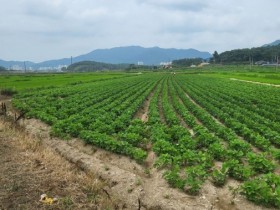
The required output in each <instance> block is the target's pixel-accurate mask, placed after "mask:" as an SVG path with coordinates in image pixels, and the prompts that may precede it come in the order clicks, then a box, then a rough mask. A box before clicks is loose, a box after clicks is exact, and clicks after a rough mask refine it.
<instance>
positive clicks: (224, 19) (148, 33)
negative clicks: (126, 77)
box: [0, 0, 280, 61]
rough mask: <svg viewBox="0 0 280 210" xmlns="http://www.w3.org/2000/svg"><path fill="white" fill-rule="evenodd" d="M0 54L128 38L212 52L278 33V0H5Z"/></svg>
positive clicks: (39, 56)
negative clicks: (252, 0)
mask: <svg viewBox="0 0 280 210" xmlns="http://www.w3.org/2000/svg"><path fill="white" fill-rule="evenodd" d="M0 3H2V4H1V7H0V31H1V34H0V46H1V50H0V59H7V60H10V59H14V60H32V61H41V60H46V59H52V58H61V57H68V56H71V55H73V56H75V55H79V54H83V53H87V52H89V51H91V50H94V49H97V48H110V47H116V46H126V45H141V46H144V47H151V46H159V47H165V48H171V47H175V48H196V49H198V50H203V51H209V52H213V51H214V50H218V52H222V51H225V50H230V49H235V48H246V47H255V46H260V45H262V44H265V43H268V42H272V41H274V40H275V39H279V38H280V37H279V32H278V31H279V30H278V29H279V28H280V16H278V8H279V6H280V2H279V1H278V0H269V1H266V0H255V1H254V2H251V1H243V0H226V1H225V0H211V1H209V0H208V1H197V0H120V1H115V0H93V1H92V0H79V1H77V0H67V1H66V0H18V1H15V0H11V1H5V2H4V0H0Z"/></svg>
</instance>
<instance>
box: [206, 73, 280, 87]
mask: <svg viewBox="0 0 280 210" xmlns="http://www.w3.org/2000/svg"><path fill="white" fill-rule="evenodd" d="M205 75H207V76H211V77H216V78H229V79H230V78H235V79H240V80H247V81H253V82H262V83H269V84H277V85H279V84H280V72H279V73H278V72H275V73H274V72H273V73H272V72H244V73H240V72H238V73H233V72H223V73H221V72H218V73H212V74H205Z"/></svg>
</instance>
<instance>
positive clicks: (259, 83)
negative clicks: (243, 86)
mask: <svg viewBox="0 0 280 210" xmlns="http://www.w3.org/2000/svg"><path fill="white" fill-rule="evenodd" d="M230 80H234V81H240V82H247V83H253V84H258V85H267V86H272V87H280V85H275V84H270V83H263V82H255V81H249V80H243V79H236V78H230Z"/></svg>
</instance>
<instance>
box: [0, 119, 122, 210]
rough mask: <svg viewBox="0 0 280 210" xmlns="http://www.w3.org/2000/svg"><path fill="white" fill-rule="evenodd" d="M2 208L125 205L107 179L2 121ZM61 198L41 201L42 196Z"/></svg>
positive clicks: (74, 207)
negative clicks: (91, 172)
mask: <svg viewBox="0 0 280 210" xmlns="http://www.w3.org/2000/svg"><path fill="white" fill-rule="evenodd" d="M0 169H1V170H0V171H1V173H0V186H1V187H0V209H1V210H8V209H28V210H32V209H106V208H110V209H122V207H123V206H125V204H122V202H120V201H117V199H116V198H114V197H113V195H109V194H108V195H107V191H106V189H107V188H108V186H107V185H106V183H105V182H104V181H100V180H98V179H96V178H95V177H94V176H89V175H87V174H86V173H85V172H83V171H82V170H80V169H78V168H77V167H76V166H75V165H74V164H70V163H69V162H68V161H66V160H65V159H64V158H62V157H61V156H60V155H58V154H57V153H56V152H54V151H53V150H52V149H50V148H48V147H46V146H44V143H43V141H41V140H40V139H36V138H33V137H31V136H29V135H26V133H24V132H23V131H20V130H18V129H14V128H11V127H10V125H9V124H5V123H3V122H2V121H1V122H0ZM42 194H47V196H48V197H51V198H54V197H56V198H57V199H58V201H57V202H55V203H53V204H51V205H50V204H44V203H42V202H40V201H39V200H40V196H41V195H42Z"/></svg>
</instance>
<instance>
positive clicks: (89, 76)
mask: <svg viewBox="0 0 280 210" xmlns="http://www.w3.org/2000/svg"><path fill="white" fill-rule="evenodd" d="M124 76H129V75H128V74H125V73H119V72H118V73H105V74H104V73H84V74H81V73H80V74H75V73H71V74H70V73H60V74H59V73H57V74H47V73H46V74H39V73H38V74H36V73H33V74H2V75H1V74H0V90H1V89H5V88H13V89H15V90H17V91H21V90H24V89H31V88H38V87H49V86H63V85H67V84H73V83H79V82H93V81H97V80H104V79H113V78H117V77H124Z"/></svg>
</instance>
